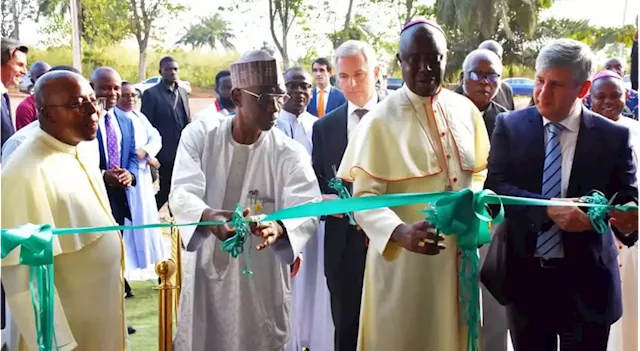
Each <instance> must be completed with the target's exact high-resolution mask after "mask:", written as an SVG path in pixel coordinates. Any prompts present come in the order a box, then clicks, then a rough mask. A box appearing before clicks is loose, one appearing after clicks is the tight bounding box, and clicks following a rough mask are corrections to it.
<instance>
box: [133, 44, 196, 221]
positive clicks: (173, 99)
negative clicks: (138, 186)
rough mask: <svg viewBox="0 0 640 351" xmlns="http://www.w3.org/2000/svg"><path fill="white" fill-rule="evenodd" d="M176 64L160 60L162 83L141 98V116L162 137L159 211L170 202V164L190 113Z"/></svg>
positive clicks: (157, 197) (172, 161)
mask: <svg viewBox="0 0 640 351" xmlns="http://www.w3.org/2000/svg"><path fill="white" fill-rule="evenodd" d="M179 69H180V68H179V66H178V62H176V60H174V59H173V58H172V57H169V56H167V57H164V58H162V59H161V60H160V75H161V76H162V81H161V82H160V83H158V84H157V85H156V86H154V87H152V88H149V89H147V90H146V91H145V92H144V94H143V95H142V107H141V109H140V110H141V111H142V113H143V114H144V115H145V116H147V118H149V122H151V125H153V127H154V128H156V129H157V130H158V132H159V133H160V136H162V149H160V152H159V153H158V156H157V157H156V158H157V159H158V162H160V168H159V169H158V173H159V176H160V190H159V191H158V193H157V194H156V204H157V205H158V209H160V208H162V206H164V204H165V203H166V202H167V200H168V199H169V191H170V190H171V177H172V174H173V163H174V160H175V158H176V151H177V150H178V141H180V134H182V130H183V129H184V128H185V127H186V126H187V124H189V122H190V120H191V119H190V118H191V111H190V109H189V95H188V94H187V91H186V90H185V89H184V88H183V87H181V86H179V85H178V72H179Z"/></svg>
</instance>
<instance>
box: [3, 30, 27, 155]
mask: <svg viewBox="0 0 640 351" xmlns="http://www.w3.org/2000/svg"><path fill="white" fill-rule="evenodd" d="M27 53H29V49H27V47H26V46H24V45H22V44H20V43H19V42H17V41H16V40H14V39H11V38H2V49H1V50H0V56H1V59H2V65H1V66H0V69H1V70H2V79H1V84H0V94H2V103H1V104H0V105H2V111H1V112H2V115H1V117H2V120H1V126H2V130H1V134H2V145H4V142H5V141H6V140H7V139H9V137H10V136H11V135H13V133H15V132H16V129H15V127H14V123H13V118H11V100H10V99H9V91H8V90H7V89H9V87H11V86H17V85H18V84H20V79H21V78H22V76H24V75H25V74H26V73H27Z"/></svg>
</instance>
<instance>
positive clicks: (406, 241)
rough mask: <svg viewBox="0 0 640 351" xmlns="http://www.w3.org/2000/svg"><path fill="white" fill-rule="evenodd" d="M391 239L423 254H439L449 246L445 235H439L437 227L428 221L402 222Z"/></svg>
mask: <svg viewBox="0 0 640 351" xmlns="http://www.w3.org/2000/svg"><path fill="white" fill-rule="evenodd" d="M391 239H392V240H393V241H395V242H396V243H398V244H400V246H402V247H403V248H405V249H407V250H409V251H412V252H415V253H419V254H423V255H437V254H439V253H440V250H444V249H446V248H447V247H446V245H445V244H444V235H442V234H439V235H437V234H436V228H435V227H434V226H433V225H431V224H430V223H428V222H426V221H418V222H414V223H412V224H405V223H403V224H400V225H399V226H397V227H396V229H394V230H393V233H392V234H391Z"/></svg>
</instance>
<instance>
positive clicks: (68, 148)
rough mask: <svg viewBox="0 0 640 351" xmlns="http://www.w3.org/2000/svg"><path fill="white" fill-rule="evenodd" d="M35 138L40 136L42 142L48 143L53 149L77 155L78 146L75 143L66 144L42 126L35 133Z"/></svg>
mask: <svg viewBox="0 0 640 351" xmlns="http://www.w3.org/2000/svg"><path fill="white" fill-rule="evenodd" d="M34 137H35V138H40V139H41V140H42V142H43V143H44V144H45V145H47V146H48V147H49V148H51V149H52V150H55V151H58V152H62V153H65V154H70V155H76V154H77V147H76V146H74V145H69V144H66V143H64V142H62V141H60V140H58V139H56V138H55V137H54V136H53V135H51V134H49V133H47V132H45V131H44V130H42V128H38V130H37V131H35V133H34Z"/></svg>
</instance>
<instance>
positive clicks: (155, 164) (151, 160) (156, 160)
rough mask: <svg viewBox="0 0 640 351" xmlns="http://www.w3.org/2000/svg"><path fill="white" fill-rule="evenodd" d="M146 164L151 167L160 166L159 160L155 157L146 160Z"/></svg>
mask: <svg viewBox="0 0 640 351" xmlns="http://www.w3.org/2000/svg"><path fill="white" fill-rule="evenodd" d="M147 164H148V165H150V166H152V167H155V168H156V169H158V168H160V161H158V159H157V158H152V159H150V160H149V161H147Z"/></svg>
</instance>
